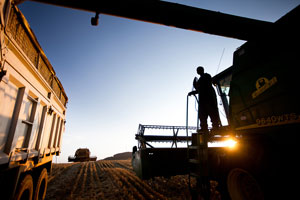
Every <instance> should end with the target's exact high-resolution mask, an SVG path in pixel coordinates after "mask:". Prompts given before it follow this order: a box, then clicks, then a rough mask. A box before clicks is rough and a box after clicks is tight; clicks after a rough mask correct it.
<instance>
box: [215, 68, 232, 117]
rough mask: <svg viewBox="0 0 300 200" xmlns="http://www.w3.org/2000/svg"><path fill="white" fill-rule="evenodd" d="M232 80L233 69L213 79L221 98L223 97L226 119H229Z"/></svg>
mask: <svg viewBox="0 0 300 200" xmlns="http://www.w3.org/2000/svg"><path fill="white" fill-rule="evenodd" d="M231 78H232V68H231V67H230V68H228V69H227V70H225V71H223V72H221V73H220V74H218V75H216V76H215V77H214V78H213V82H214V84H215V85H216V87H217V91H218V94H219V96H220V97H221V100H222V104H223V107H224V111H225V114H226V117H227V119H228V117H229V100H230V99H229V91H230V82H231Z"/></svg>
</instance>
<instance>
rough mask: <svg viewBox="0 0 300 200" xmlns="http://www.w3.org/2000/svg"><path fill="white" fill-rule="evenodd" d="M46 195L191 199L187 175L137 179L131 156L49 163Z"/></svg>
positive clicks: (72, 197) (50, 196) (87, 197)
mask: <svg viewBox="0 0 300 200" xmlns="http://www.w3.org/2000/svg"><path fill="white" fill-rule="evenodd" d="M46 199H47V200H50V199H109V200H112V199H118V200H119V199H126V200H127V199H138V200H142V199H191V196H190V193H189V187H188V176H187V175H181V176H174V177H171V178H164V177H156V178H153V179H150V180H141V179H139V178H138V177H137V176H136V175H135V173H134V171H133V169H132V166H131V160H101V161H95V162H82V163H70V164H53V168H52V173H51V175H50V176H49V178H48V189H47V194H46Z"/></svg>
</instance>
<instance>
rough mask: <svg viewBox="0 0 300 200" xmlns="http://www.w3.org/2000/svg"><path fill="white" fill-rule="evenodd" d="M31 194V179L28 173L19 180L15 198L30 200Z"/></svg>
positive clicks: (17, 199)
mask: <svg viewBox="0 0 300 200" xmlns="http://www.w3.org/2000/svg"><path fill="white" fill-rule="evenodd" d="M32 195H33V180H32V176H31V175H30V174H27V175H26V176H24V178H23V179H22V180H21V181H20V182H19V185H18V189H17V192H16V195H15V198H14V199H15V200H23V199H24V200H31V199H32Z"/></svg>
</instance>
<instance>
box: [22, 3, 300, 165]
mask: <svg viewBox="0 0 300 200" xmlns="http://www.w3.org/2000/svg"><path fill="white" fill-rule="evenodd" d="M172 2H177V3H181V4H185V5H190V6H194V7H200V8H204V9H208V10H214V11H220V12H223V13H228V14H233V15H239V16H243V17H249V18H255V19H260V20H265V21H271V22H274V21H276V20H277V19H279V18H280V17H281V16H283V15H284V14H285V13H287V12H288V11H290V10H291V9H293V8H294V7H296V6H297V5H299V4H300V0H243V1H241V0H227V1H225V0H188V1H172ZM19 8H20V9H21V11H22V12H23V14H24V15H25V17H26V18H27V20H28V21H29V24H30V26H31V28H32V29H33V31H34V33H35V35H36V37H37V38H38V41H39V42H40V44H41V46H42V48H43V50H44V51H45V54H46V55H47V57H48V59H49V60H50V62H51V64H52V65H53V67H54V69H55V71H56V73H57V76H58V77H59V79H60V80H61V82H62V84H63V86H64V88H65V91H66V93H67V95H68V97H69V103H68V105H67V107H68V109H67V123H66V131H65V134H64V136H63V144H62V154H61V156H60V157H58V158H57V161H58V162H67V157H68V156H69V155H73V154H74V153H75V151H76V149H77V148H80V147H81V148H83V147H87V148H89V149H90V150H91V152H92V154H93V155H96V156H97V157H98V159H103V158H105V157H108V156H112V155H114V154H116V153H120V152H124V151H131V150H132V147H133V146H134V145H136V144H137V142H136V141H135V139H134V137H135V133H136V131H137V128H138V125H139V124H154V125H185V119H186V116H185V113H186V95H187V93H188V92H189V91H190V90H191V89H192V80H193V77H194V76H196V71H195V69H196V67H197V66H199V65H202V66H204V67H205V69H206V72H208V73H210V74H211V75H212V76H213V75H215V74H216V73H217V71H218V72H221V71H222V70H224V69H226V68H227V67H230V66H231V64H232V57H233V52H234V51H235V50H236V48H238V47H239V46H240V45H242V44H243V43H244V42H245V41H241V40H236V39H231V38H225V37H220V36H214V35H208V34H203V33H198V32H193V31H187V30H182V29H177V28H172V27H166V26H161V25H156V24H150V23H145V22H139V21H133V20H129V19H123V18H118V17H112V16H108V15H100V19H99V25H98V26H97V27H94V26H91V24H90V19H91V17H93V16H94V13H90V12H84V11H80V10H73V9H67V8H61V7H56V6H51V5H46V4H40V3H35V2H29V1H25V2H24V3H22V4H21V5H19ZM258 31H259V30H258ZM223 51H224V54H223V56H222V52H223ZM221 57H222V60H221V62H220V58H221ZM219 62H220V66H219ZM218 68H219V70H218ZM189 112H190V122H189V124H190V125H196V124H195V118H196V112H195V109H194V101H193V100H191V101H190V111H189Z"/></svg>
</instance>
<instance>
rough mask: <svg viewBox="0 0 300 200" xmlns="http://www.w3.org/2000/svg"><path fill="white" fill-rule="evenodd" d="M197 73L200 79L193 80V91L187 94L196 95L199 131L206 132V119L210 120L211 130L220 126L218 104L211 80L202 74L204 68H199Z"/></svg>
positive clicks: (208, 76) (206, 74) (205, 74)
mask: <svg viewBox="0 0 300 200" xmlns="http://www.w3.org/2000/svg"><path fill="white" fill-rule="evenodd" d="M197 73H198V74H199V75H200V78H199V79H198V80H197V79H194V82H193V85H194V88H195V90H194V91H191V92H189V96H190V95H196V94H198V95H199V97H198V101H199V102H198V117H199V119H200V126H201V130H207V129H208V125H207V118H208V116H209V117H210V119H211V122H212V126H213V128H218V127H219V125H220V117H219V111H218V103H217V97H216V92H215V90H214V88H213V86H212V78H211V76H210V75H209V74H208V73H204V68H203V67H201V66H199V67H198V68H197Z"/></svg>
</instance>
